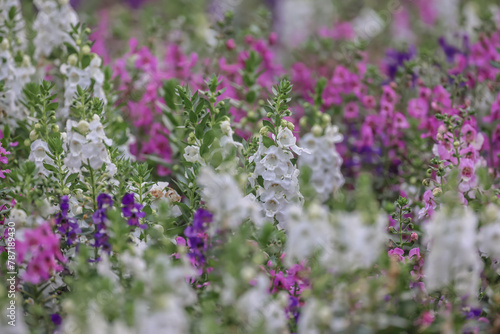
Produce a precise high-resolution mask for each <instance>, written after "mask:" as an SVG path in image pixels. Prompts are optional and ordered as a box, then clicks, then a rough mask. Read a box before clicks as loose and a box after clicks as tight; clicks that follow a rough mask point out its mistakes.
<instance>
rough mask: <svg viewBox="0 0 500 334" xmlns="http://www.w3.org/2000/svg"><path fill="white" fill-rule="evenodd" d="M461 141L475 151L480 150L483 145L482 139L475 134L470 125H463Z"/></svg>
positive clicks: (480, 135)
mask: <svg viewBox="0 0 500 334" xmlns="http://www.w3.org/2000/svg"><path fill="white" fill-rule="evenodd" d="M462 139H463V140H464V141H465V142H466V143H467V144H469V145H471V146H472V147H474V148H475V149H476V150H479V149H481V147H482V146H483V143H484V137H483V135H482V134H481V133H477V131H476V129H474V128H473V127H472V126H471V125H470V124H465V125H464V126H463V127H462Z"/></svg>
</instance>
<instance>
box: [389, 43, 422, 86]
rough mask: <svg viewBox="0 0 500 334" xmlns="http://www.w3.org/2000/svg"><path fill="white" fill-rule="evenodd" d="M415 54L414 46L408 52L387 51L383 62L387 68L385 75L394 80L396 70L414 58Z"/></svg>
mask: <svg viewBox="0 0 500 334" xmlns="http://www.w3.org/2000/svg"><path fill="white" fill-rule="evenodd" d="M416 53H417V52H416V49H415V46H411V47H410V48H409V49H408V51H398V50H395V49H389V50H387V52H386V55H385V60H384V62H385V65H386V66H387V75H388V76H389V78H391V79H394V78H395V77H396V74H397V72H398V68H399V67H400V66H403V65H404V63H405V62H407V61H409V60H411V59H412V58H413V57H415V54H416Z"/></svg>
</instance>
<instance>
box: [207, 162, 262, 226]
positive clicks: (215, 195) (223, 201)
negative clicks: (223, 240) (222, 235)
mask: <svg viewBox="0 0 500 334" xmlns="http://www.w3.org/2000/svg"><path fill="white" fill-rule="evenodd" d="M198 183H199V185H200V186H201V187H202V189H203V190H202V199H203V201H205V203H206V205H207V207H208V209H209V210H210V211H211V212H213V214H214V223H213V224H212V225H211V226H210V233H212V234H215V233H216V232H217V229H220V228H222V229H226V228H230V229H235V228H237V227H238V226H239V225H240V224H241V223H242V221H243V220H245V219H252V221H253V222H254V223H256V224H260V221H261V217H260V215H259V211H260V210H259V208H258V206H257V205H256V203H255V201H253V200H252V199H251V198H250V197H244V196H243V194H242V192H241V190H240V188H239V187H238V185H237V184H236V182H235V181H234V179H233V177H232V176H231V175H229V174H217V173H215V171H214V170H213V169H211V168H209V167H203V168H202V170H201V171H200V175H199V177H198Z"/></svg>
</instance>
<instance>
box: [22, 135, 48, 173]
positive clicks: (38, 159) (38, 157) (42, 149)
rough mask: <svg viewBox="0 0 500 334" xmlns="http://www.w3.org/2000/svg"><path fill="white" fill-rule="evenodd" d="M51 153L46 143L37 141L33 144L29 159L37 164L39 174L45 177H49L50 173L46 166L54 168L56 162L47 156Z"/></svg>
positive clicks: (40, 140)
mask: <svg viewBox="0 0 500 334" xmlns="http://www.w3.org/2000/svg"><path fill="white" fill-rule="evenodd" d="M49 152H50V150H49V145H48V144H47V142H46V141H44V140H42V139H37V140H35V141H34V142H33V143H31V151H30V155H29V157H28V159H29V160H30V161H33V162H34V163H35V166H36V167H37V168H38V173H40V174H42V175H45V176H49V171H48V170H47V169H46V168H45V166H44V164H48V165H52V166H54V161H53V160H52V158H50V157H49V156H48V155H47V153H49Z"/></svg>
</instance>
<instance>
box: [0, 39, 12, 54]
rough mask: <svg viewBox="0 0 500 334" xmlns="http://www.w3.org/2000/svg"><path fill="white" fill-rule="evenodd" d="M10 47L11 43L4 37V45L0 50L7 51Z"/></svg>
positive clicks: (2, 44) (1, 45)
mask: <svg viewBox="0 0 500 334" xmlns="http://www.w3.org/2000/svg"><path fill="white" fill-rule="evenodd" d="M9 47H10V43H9V40H8V39H7V38H5V37H4V39H3V40H2V43H1V44H0V48H1V49H2V50H3V51H7V50H8V49H9Z"/></svg>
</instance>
